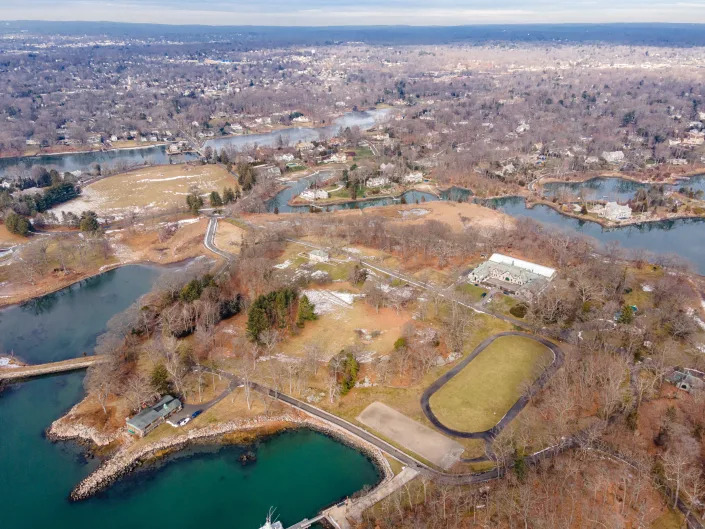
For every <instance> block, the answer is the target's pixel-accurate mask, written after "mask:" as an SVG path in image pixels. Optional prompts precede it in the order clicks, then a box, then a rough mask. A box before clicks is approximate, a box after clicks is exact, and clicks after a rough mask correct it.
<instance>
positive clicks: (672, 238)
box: [489, 197, 705, 274]
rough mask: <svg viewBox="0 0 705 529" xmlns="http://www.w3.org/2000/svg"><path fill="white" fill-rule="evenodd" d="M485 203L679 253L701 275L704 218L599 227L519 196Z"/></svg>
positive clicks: (633, 245) (604, 238) (638, 246)
mask: <svg viewBox="0 0 705 529" xmlns="http://www.w3.org/2000/svg"><path fill="white" fill-rule="evenodd" d="M489 205H491V206H492V207H496V208H497V209H499V210H501V211H503V212H505V213H507V214H508V215H511V216H512V217H528V218H531V219H533V220H536V221H538V222H541V223H542V224H547V225H550V226H555V227H557V228H560V229H564V230H570V231H574V232H576V233H579V234H582V235H587V236H589V237H592V238H594V239H596V240H597V241H599V242H601V243H603V244H605V243H609V242H618V243H619V244H620V245H621V246H622V247H623V248H628V249H634V250H646V251H648V252H653V253H657V254H675V255H679V256H680V257H682V258H684V259H687V260H688V261H690V262H691V263H692V264H693V265H694V266H695V268H696V270H697V271H698V272H699V273H701V274H705V219H676V220H665V221H660V222H645V223H642V224H632V225H629V226H622V227H619V228H603V227H602V226H601V225H600V224H598V223H596V222H590V221H584V220H580V219H576V218H573V217H568V216H566V215H562V214H560V213H558V212H557V211H555V210H554V209H552V208H550V207H548V206H544V205H540V204H539V205H536V206H534V207H533V208H527V207H526V203H525V201H524V198H523V197H504V198H499V199H493V200H491V201H489Z"/></svg>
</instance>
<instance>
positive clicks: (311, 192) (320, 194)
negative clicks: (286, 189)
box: [299, 189, 328, 200]
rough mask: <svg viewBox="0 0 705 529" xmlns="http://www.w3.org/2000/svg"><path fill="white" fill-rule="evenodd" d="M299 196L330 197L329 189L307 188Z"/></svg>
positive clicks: (315, 198)
mask: <svg viewBox="0 0 705 529" xmlns="http://www.w3.org/2000/svg"><path fill="white" fill-rule="evenodd" d="M299 197H301V198H302V199H304V200H325V199H327V198H328V191H324V190H323V189H306V190H305V191H303V192H302V193H301V194H300V195H299Z"/></svg>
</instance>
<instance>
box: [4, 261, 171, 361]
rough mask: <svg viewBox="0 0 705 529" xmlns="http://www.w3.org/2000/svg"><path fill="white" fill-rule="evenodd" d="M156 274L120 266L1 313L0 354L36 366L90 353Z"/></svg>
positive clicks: (138, 267) (154, 270)
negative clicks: (109, 322) (96, 342)
mask: <svg viewBox="0 0 705 529" xmlns="http://www.w3.org/2000/svg"><path fill="white" fill-rule="evenodd" d="M159 273H160V269H159V268H157V267H153V266H141V265H131V266H123V267H121V268H117V269H115V270H111V271H109V272H105V273H104V274H101V275H99V276H95V277H92V278H90V279H86V280H84V281H79V282H78V283H75V284H74V285H72V286H70V287H68V288H65V289H63V290H60V291H58V292H56V293H54V294H49V295H47V296H42V297H40V298H36V299H34V300H32V301H30V302H28V303H24V304H22V305H16V306H13V307H9V308H7V309H3V310H0V354H8V353H11V352H14V353H15V355H17V356H18V357H19V358H21V359H23V360H25V361H26V362H28V363H31V364H37V363H43V362H55V361H57V360H65V359H66V358H74V357H77V356H81V355H82V354H83V353H84V352H87V353H89V354H90V353H92V352H93V347H94V345H95V339H96V337H97V336H98V335H99V334H100V333H102V332H103V331H104V330H105V324H106V323H107V322H108V320H109V319H110V318H111V317H112V316H113V315H115V314H117V313H119V312H122V311H123V310H125V309H126V308H127V307H129V306H130V305H131V304H132V303H133V302H134V301H136V300H137V299H138V298H139V297H140V296H142V295H143V294H146V293H147V292H149V290H150V289H151V287H152V284H153V283H154V280H155V279H156V278H157V277H158V276H159Z"/></svg>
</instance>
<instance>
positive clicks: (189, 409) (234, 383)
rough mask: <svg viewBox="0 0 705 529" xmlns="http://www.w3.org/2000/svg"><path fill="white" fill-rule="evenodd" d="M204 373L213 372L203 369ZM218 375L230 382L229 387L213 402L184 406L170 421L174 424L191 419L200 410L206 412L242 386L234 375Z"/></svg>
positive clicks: (221, 373)
mask: <svg viewBox="0 0 705 529" xmlns="http://www.w3.org/2000/svg"><path fill="white" fill-rule="evenodd" d="M203 371H204V372H208V373H211V372H212V371H211V370H210V369H207V368H203ZM216 374H217V375H218V376H223V377H225V378H226V379H228V380H229V381H230V383H229V384H228V387H227V388H225V389H224V390H223V391H222V392H221V393H220V395H218V396H217V397H216V398H214V399H212V400H209V401H208V402H203V403H201V404H184V407H183V408H182V409H181V411H178V412H176V413H175V414H174V415H172V416H171V418H170V419H169V420H170V421H173V422H179V421H180V420H181V419H183V418H184V417H190V416H191V415H193V413H194V412H196V411H198V410H200V411H201V412H204V411H206V410H208V409H209V408H212V407H213V406H215V405H216V404H218V403H219V402H220V401H221V400H223V399H224V398H225V397H227V396H228V395H230V393H232V391H233V390H234V389H235V388H237V387H238V386H240V385H241V384H242V382H241V381H240V380H239V379H238V378H237V377H233V376H232V375H230V374H226V373H225V372H221V371H218V372H216Z"/></svg>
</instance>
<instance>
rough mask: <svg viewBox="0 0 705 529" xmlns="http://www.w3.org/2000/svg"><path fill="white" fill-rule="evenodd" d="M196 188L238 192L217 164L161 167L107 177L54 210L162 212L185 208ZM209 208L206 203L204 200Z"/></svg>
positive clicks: (77, 212)
mask: <svg viewBox="0 0 705 529" xmlns="http://www.w3.org/2000/svg"><path fill="white" fill-rule="evenodd" d="M193 187H196V188H198V190H199V191H200V192H201V193H202V194H207V193H210V192H211V191H218V192H219V193H221V194H222V192H223V189H224V188H225V187H231V188H233V189H237V180H236V179H235V177H234V176H232V175H231V174H230V173H228V172H227V170H226V169H225V168H224V167H221V166H219V165H200V164H198V165H194V164H178V165H160V166H157V167H148V168H144V169H138V170H135V171H130V172H128V173H123V174H119V175H115V176H110V177H107V178H103V179H102V180H98V181H97V182H94V183H93V184H90V185H89V186H86V187H85V188H84V189H83V191H82V194H81V196H80V197H78V198H76V199H74V200H71V201H69V202H66V203H65V204H61V205H59V206H57V207H56V208H54V209H53V211H54V212H56V213H57V214H60V213H59V212H60V211H66V212H69V211H70V212H73V213H76V214H80V213H81V212H82V211H85V210H88V209H92V210H93V211H95V212H97V213H99V214H103V215H106V214H111V215H120V214H124V213H126V212H129V211H165V210H169V209H173V208H176V207H178V208H185V207H186V195H187V194H188V193H189V191H190V190H191V189H192V188H193ZM206 205H208V200H206Z"/></svg>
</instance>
